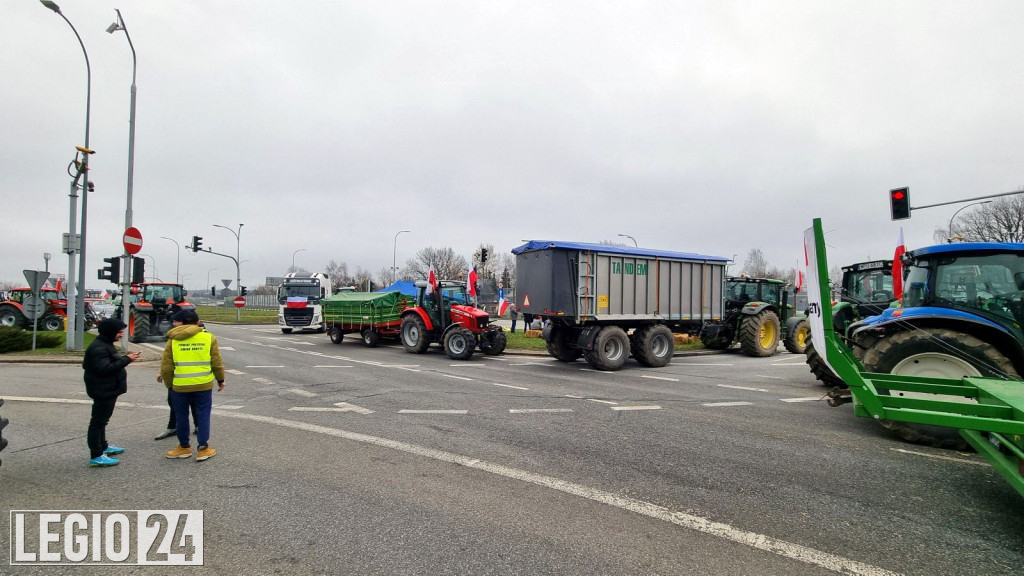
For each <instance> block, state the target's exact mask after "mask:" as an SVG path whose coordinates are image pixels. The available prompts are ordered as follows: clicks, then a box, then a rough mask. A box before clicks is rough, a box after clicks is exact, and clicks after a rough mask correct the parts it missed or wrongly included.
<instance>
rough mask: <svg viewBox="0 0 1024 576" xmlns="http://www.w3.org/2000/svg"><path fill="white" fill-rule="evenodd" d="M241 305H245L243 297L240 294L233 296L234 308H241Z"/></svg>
mask: <svg viewBox="0 0 1024 576" xmlns="http://www.w3.org/2000/svg"><path fill="white" fill-rule="evenodd" d="M242 306H245V298H242V297H241V296H239V297H238V298H235V308H241V307H242Z"/></svg>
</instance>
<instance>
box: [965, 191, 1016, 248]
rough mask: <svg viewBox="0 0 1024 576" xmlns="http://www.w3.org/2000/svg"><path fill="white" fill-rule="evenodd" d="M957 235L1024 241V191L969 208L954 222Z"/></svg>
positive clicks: (977, 239)
mask: <svg viewBox="0 0 1024 576" xmlns="http://www.w3.org/2000/svg"><path fill="white" fill-rule="evenodd" d="M1020 190H1021V192H1024V187H1021V189H1020ZM953 236H954V237H957V236H962V237H963V239H964V240H965V241H968V242H1024V194H1018V195H1016V196H1003V197H1002V198H996V199H995V200H993V201H992V202H991V203H988V204H981V205H979V206H978V207H977V208H975V209H974V210H972V211H970V212H967V213H966V214H965V215H963V216H961V217H960V218H959V219H958V220H957V221H956V222H954V223H953Z"/></svg>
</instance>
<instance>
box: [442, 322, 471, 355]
mask: <svg viewBox="0 0 1024 576" xmlns="http://www.w3.org/2000/svg"><path fill="white" fill-rule="evenodd" d="M475 348H476V335H474V334H473V332H471V331H470V330H469V328H462V327H455V328H452V329H451V330H450V331H449V332H448V334H445V337H444V351H445V353H446V354H448V357H449V358H451V359H452V360H469V358H470V357H471V356H473V350H474V349H475Z"/></svg>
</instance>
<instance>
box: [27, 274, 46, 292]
mask: <svg viewBox="0 0 1024 576" xmlns="http://www.w3.org/2000/svg"><path fill="white" fill-rule="evenodd" d="M22 272H24V273H25V280H26V281H28V287H29V288H31V289H32V293H33V294H39V289H40V288H42V287H43V284H46V279H47V278H49V277H50V273H49V272H40V271H39V270H22Z"/></svg>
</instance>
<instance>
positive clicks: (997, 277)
mask: <svg viewBox="0 0 1024 576" xmlns="http://www.w3.org/2000/svg"><path fill="white" fill-rule="evenodd" d="M906 285H907V288H908V289H907V293H906V295H905V296H904V301H903V305H904V306H906V307H911V306H927V305H930V304H934V305H938V306H943V307H949V308H959V309H963V310H968V311H971V312H983V313H988V314H994V315H996V316H1001V317H1005V318H1010V319H1014V320H1016V321H1017V322H1021V321H1024V301H1022V298H1024V255H1016V254H991V255H980V256H978V255H969V256H961V257H949V258H943V259H941V260H938V261H937V262H935V265H934V267H932V266H929V265H928V263H920V265H917V263H915V265H914V266H912V267H910V269H909V272H908V274H907V282H906Z"/></svg>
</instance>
